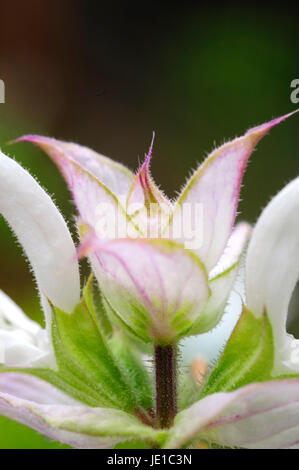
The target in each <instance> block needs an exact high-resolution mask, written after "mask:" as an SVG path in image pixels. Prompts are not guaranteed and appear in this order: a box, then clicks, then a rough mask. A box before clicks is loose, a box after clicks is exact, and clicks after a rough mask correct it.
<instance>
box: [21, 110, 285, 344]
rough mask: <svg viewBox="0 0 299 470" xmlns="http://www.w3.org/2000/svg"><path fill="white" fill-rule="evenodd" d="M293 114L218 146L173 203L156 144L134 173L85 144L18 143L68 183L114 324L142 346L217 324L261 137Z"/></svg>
mask: <svg viewBox="0 0 299 470" xmlns="http://www.w3.org/2000/svg"><path fill="white" fill-rule="evenodd" d="M286 117H288V116H283V117H281V118H278V119H274V120H273V121H270V122H269V123H267V124H263V125H261V126H258V127H255V128H253V129H251V130H249V131H248V132H247V133H246V134H245V135H244V136H243V137H240V138H236V139H234V140H233V141H231V142H228V143H226V144H224V145H222V146H221V147H220V148H218V149H216V150H214V151H213V152H212V153H211V154H210V155H209V156H208V158H206V160H205V161H204V163H203V164H202V165H201V166H200V167H199V168H198V169H197V170H196V171H195V172H194V173H193V175H192V176H191V178H190V179H189V180H188V182H187V184H186V186H185V187H184V189H183V190H182V192H181V193H180V195H179V197H178V198H177V200H176V201H175V202H174V203H172V202H171V201H169V200H168V199H167V198H166V196H164V195H163V193H162V192H161V191H160V190H159V189H158V187H157V186H156V184H155V183H154V181H153V179H152V177H151V175H150V171H149V166H150V159H151V154H152V144H151V147H150V150H149V153H148V155H147V156H146V158H145V161H144V163H143V165H142V166H141V168H140V169H139V171H138V173H137V175H136V176H134V175H133V174H132V173H131V172H130V171H129V170H128V169H126V168H125V167H123V166H122V165H120V164H119V163H115V162H113V161H111V160H110V159H108V158H107V157H103V156H102V155H99V154H97V153H95V152H94V151H92V150H90V149H88V148H86V147H82V146H79V145H77V144H72V143H66V142H62V141H58V140H55V139H51V138H47V137H41V136H36V135H28V136H24V137H21V138H20V139H18V140H19V141H29V142H33V143H34V144H36V145H38V146H39V147H41V148H42V149H43V150H44V151H45V152H47V153H48V154H49V155H50V157H51V158H52V159H53V161H54V162H55V163H56V164H57V166H58V168H59V169H60V171H61V172H62V174H63V176H64V177H65V179H66V181H67V183H68V186H69V188H70V190H71V192H72V195H73V198H74V201H75V204H76V207H77V210H78V213H79V221H78V226H79V231H80V234H81V238H82V242H83V243H82V246H81V249H80V255H84V254H89V259H90V261H91V265H92V268H93V271H94V273H95V275H96V277H97V279H98V281H99V284H100V287H101V291H102V294H103V297H104V300H105V304H106V307H107V310H109V312H110V318H111V319H112V321H113V323H115V324H116V325H117V326H119V325H121V326H122V327H125V328H126V329H127V330H128V332H129V333H130V334H131V335H134V337H135V338H136V339H138V340H141V341H143V342H146V343H151V342H152V340H153V339H154V341H155V342H156V343H157V344H168V343H169V342H173V341H177V340H178V339H180V338H181V337H183V336H185V335H186V334H198V333H203V332H205V331H208V330H210V329H211V328H213V327H214V326H215V325H216V324H217V323H218V322H219V320H220V318H221V316H222V313H223V309H224V305H225V303H226V301H227V297H228V295H229V292H230V290H231V288H232V286H233V283H234V281H235V277H236V274H237V269H238V261H239V259H240V256H241V253H242V250H243V248H244V246H245V244H246V241H247V239H248V235H249V229H250V228H249V225H248V224H246V223H242V224H239V225H237V226H236V228H235V229H234V230H233V225H234V220H235V217H236V209H237V204H238V200H239V193H240V186H241V181H242V177H243V173H244V170H245V167H246V164H247V161H248V159H249V157H250V155H251V153H252V151H253V150H254V148H255V146H256V144H257V143H258V142H259V140H260V139H261V138H262V137H263V136H264V135H265V134H266V133H267V132H268V131H269V130H270V129H271V128H272V127H273V126H275V125H276V124H278V123H279V122H281V121H282V120H284V119H286ZM192 224H193V226H192ZM186 226H188V230H186ZM149 233H150V235H151V236H149ZM152 234H154V236H152ZM230 237H231V238H230Z"/></svg>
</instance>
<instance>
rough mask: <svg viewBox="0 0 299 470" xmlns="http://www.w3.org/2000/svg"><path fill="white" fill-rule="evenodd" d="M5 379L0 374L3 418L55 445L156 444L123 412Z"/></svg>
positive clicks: (29, 380) (24, 380)
mask: <svg viewBox="0 0 299 470" xmlns="http://www.w3.org/2000/svg"><path fill="white" fill-rule="evenodd" d="M5 375H6V377H5V378H4V380H2V379H1V374H0V414H1V415H4V416H7V417H8V418H11V419H14V420H16V421H18V422H19V423H22V424H25V425H27V426H30V427H32V428H33V429H36V430H37V431H39V432H40V433H42V434H44V435H46V436H48V437H50V438H51V439H54V440H56V441H57V440H58V441H60V442H63V443H66V444H69V445H71V446H73V447H77V448H96V449H98V448H113V447H114V446H115V445H116V444H117V443H118V442H121V441H125V440H128V439H129V440H132V439H135V440H136V439H138V438H140V437H142V438H143V439H151V440H153V439H154V438H155V435H156V434H157V431H155V430H154V429H152V428H151V427H149V426H145V425H144V424H142V423H140V422H139V421H138V420H137V419H136V418H134V417H133V416H132V415H129V414H127V413H124V412H122V411H119V410H113V409H108V408H91V407H88V406H85V405H80V404H76V403H75V402H74V400H69V399H68V397H67V396H65V395H64V394H63V393H62V392H60V391H59V390H56V389H55V388H54V387H52V386H51V385H49V384H47V383H46V382H43V381H41V380H38V379H35V378H33V377H29V376H28V377H26V376H25V375H22V374H15V375H13V374H12V376H11V374H5ZM9 376H10V377H9ZM2 390H6V391H8V392H9V393H7V392H2ZM20 396H21V397H20ZM23 397H27V398H26V399H24V398H23ZM45 397H46V399H45ZM28 398H30V400H28Z"/></svg>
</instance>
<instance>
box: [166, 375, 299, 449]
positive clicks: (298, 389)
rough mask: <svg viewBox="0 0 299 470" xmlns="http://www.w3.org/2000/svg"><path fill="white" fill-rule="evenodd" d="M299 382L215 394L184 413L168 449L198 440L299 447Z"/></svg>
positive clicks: (230, 444) (255, 446)
mask: <svg viewBox="0 0 299 470" xmlns="http://www.w3.org/2000/svg"><path fill="white" fill-rule="evenodd" d="M298 396H299V380H298V379H292V380H273V381H270V382H263V383H256V384H251V385H247V386H246V387H242V388H240V389H238V390H236V391H234V392H229V393H215V394H213V395H208V396H207V397H205V398H203V399H202V400H200V401H198V402H197V403H194V405H192V406H191V407H190V408H188V409H187V410H184V411H183V412H181V414H179V415H178V417H177V419H176V424H175V426H174V428H173V429H172V431H171V438H170V439H169V440H168V442H166V447H171V448H175V447H179V446H181V445H184V444H185V443H187V442H188V440H189V441H190V440H192V439H194V438H196V437H198V438H200V439H207V440H208V441H211V442H213V443H216V444H219V445H223V446H228V447H244V448H248V449H282V448H298V446H299V444H298V443H299V401H298Z"/></svg>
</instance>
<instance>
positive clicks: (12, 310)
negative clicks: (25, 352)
mask: <svg viewBox="0 0 299 470" xmlns="http://www.w3.org/2000/svg"><path fill="white" fill-rule="evenodd" d="M5 326H6V327H7V326H11V327H14V328H21V329H22V330H24V331H27V332H28V333H31V334H33V335H36V334H37V333H38V332H39V331H40V330H41V327H40V325H39V324H38V323H36V322H35V321H32V320H30V319H29V318H28V317H27V316H26V315H25V313H24V312H23V310H22V309H21V308H20V307H19V306H18V305H17V304H15V302H14V301H13V300H12V299H11V298H10V297H8V295H6V294H5V293H4V292H3V291H2V290H0V328H3V327H5Z"/></svg>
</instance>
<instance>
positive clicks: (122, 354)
mask: <svg viewBox="0 0 299 470" xmlns="http://www.w3.org/2000/svg"><path fill="white" fill-rule="evenodd" d="M109 345H110V348H111V351H112V353H113V355H114V357H115V359H117V361H118V366H119V367H120V369H121V371H122V373H123V375H124V376H125V377H126V380H127V382H128V383H129V384H130V387H131V389H132V390H133V391H134V395H135V398H136V402H137V404H138V405H139V406H140V407H141V408H143V409H144V410H148V409H150V408H153V406H154V404H153V396H154V391H153V379H152V377H151V376H150V374H149V371H148V370H147V368H146V366H145V364H144V362H143V360H142V359H141V356H140V353H139V352H138V351H137V350H136V348H135V346H134V345H133V344H132V343H131V342H130V340H129V339H128V338H127V337H125V336H124V335H121V334H120V333H119V332H117V331H116V332H115V333H114V335H113V337H112V338H111V340H110V341H109Z"/></svg>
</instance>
